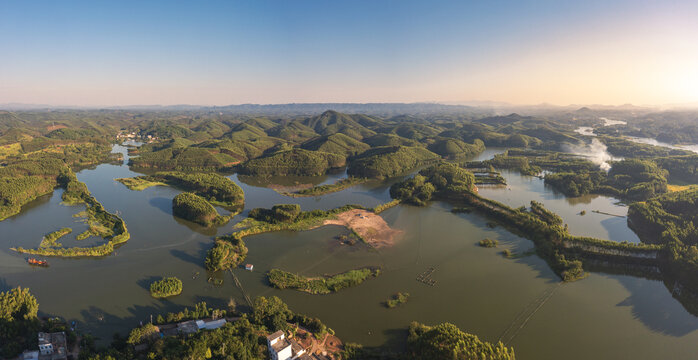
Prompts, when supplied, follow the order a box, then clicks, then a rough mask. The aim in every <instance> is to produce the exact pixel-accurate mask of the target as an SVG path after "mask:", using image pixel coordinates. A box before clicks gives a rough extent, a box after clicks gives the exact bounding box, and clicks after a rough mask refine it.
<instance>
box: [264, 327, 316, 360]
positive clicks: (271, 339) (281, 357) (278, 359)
mask: <svg viewBox="0 0 698 360" xmlns="http://www.w3.org/2000/svg"><path fill="white" fill-rule="evenodd" d="M267 346H268V347H269V354H270V355H271V359H272V360H294V359H307V358H309V357H308V355H307V354H306V353H305V349H303V347H302V346H300V344H298V343H297V342H296V341H295V340H293V339H287V338H286V335H284V332H283V331H282V330H279V331H277V332H275V333H273V334H271V335H269V336H267Z"/></svg>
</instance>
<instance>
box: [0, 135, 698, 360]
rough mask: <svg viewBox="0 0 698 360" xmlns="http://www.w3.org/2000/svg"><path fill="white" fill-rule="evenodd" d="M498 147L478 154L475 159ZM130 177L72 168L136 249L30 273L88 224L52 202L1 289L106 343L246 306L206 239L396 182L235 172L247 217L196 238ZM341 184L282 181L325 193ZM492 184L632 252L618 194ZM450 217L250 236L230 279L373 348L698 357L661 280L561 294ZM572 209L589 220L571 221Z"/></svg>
mask: <svg viewBox="0 0 698 360" xmlns="http://www.w3.org/2000/svg"><path fill="white" fill-rule="evenodd" d="M114 151H118V152H122V153H125V148H124V147H122V146H115V147H114ZM500 151H502V150H498V149H488V150H487V151H486V152H485V153H483V154H481V155H480V156H479V157H478V159H477V160H481V159H485V158H488V157H491V156H493V155H494V154H495V153H497V152H500ZM126 160H127V159H126ZM137 175H139V174H138V173H136V172H133V171H131V170H130V169H129V168H128V167H127V166H125V165H111V164H102V165H99V166H97V167H95V168H94V169H86V170H82V171H80V172H79V173H78V178H79V179H80V180H81V181H83V182H85V183H86V184H87V186H88V188H89V189H90V191H91V192H92V193H93V194H94V195H95V197H96V198H97V199H98V200H99V201H101V202H102V204H103V205H104V206H105V208H106V209H107V210H109V211H119V213H120V214H121V216H122V217H123V218H124V220H125V221H126V223H127V225H128V228H129V231H130V233H131V239H130V240H129V242H128V243H127V244H125V245H124V246H122V247H120V248H119V249H118V250H117V251H116V252H115V253H114V254H113V255H111V256H108V257H105V258H102V259H56V258H51V259H49V260H50V262H51V267H49V268H45V269H44V268H32V267H29V266H27V265H26V262H25V260H24V257H23V256H22V255H20V254H17V253H14V252H13V251H11V250H10V247H14V246H24V247H35V246H37V245H38V244H39V242H40V240H41V237H42V236H43V235H44V234H46V233H48V232H51V231H54V230H56V229H58V228H60V227H64V226H70V227H73V229H74V230H75V231H74V232H73V234H71V235H68V236H66V237H65V238H64V239H62V241H63V242H64V244H66V245H68V244H73V242H75V240H74V236H75V234H77V233H79V232H80V231H82V230H81V229H83V227H84V225H83V224H80V223H75V218H73V217H72V215H73V214H75V213H77V212H79V211H80V210H81V207H79V206H78V207H70V206H65V205H62V204H61V203H60V192H61V190H56V191H55V192H54V193H53V194H52V195H49V196H45V197H42V198H40V199H38V200H36V201H34V202H32V203H31V204H29V205H27V206H26V207H25V209H24V210H23V211H22V213H21V214H19V215H16V216H13V217H11V218H9V219H7V220H5V221H2V222H0V234H1V235H0V238H1V239H0V289H2V290H4V289H7V288H10V287H14V286H18V285H20V286H23V287H29V288H30V289H31V291H32V293H34V294H35V295H36V296H37V298H38V301H39V303H40V309H41V315H52V316H56V315H59V316H62V317H65V318H66V319H68V320H76V321H77V322H78V330H80V331H88V332H91V333H93V334H96V335H98V336H100V337H102V338H103V339H107V340H108V339H111V334H112V333H113V332H114V331H121V332H122V333H124V332H125V331H126V330H127V329H130V328H131V327H133V326H135V325H137V324H138V323H139V322H140V321H144V322H145V321H147V320H148V319H149V317H150V315H151V314H157V313H162V312H164V311H179V310H181V309H182V307H183V306H190V307H191V306H192V304H193V303H195V302H198V301H207V302H208V303H209V304H212V305H215V306H221V307H222V306H224V305H225V303H226V302H227V300H228V299H229V298H231V297H232V298H234V299H235V300H236V302H237V303H238V304H245V300H244V297H243V294H242V293H241V291H240V290H239V289H237V288H236V287H235V286H234V284H233V282H232V281H231V277H230V275H229V274H207V273H206V271H205V270H204V268H203V267H202V265H203V262H204V261H203V259H204V256H205V252H206V251H207V250H208V249H209V248H210V247H211V245H212V238H213V237H214V236H215V235H222V234H226V233H230V232H231V231H232V229H231V225H232V224H233V223H234V222H237V221H239V220H241V219H242V218H244V216H245V215H246V213H247V212H248V211H249V210H250V209H252V208H255V207H269V206H271V205H273V204H277V203H299V204H301V206H302V208H303V209H304V210H311V209H331V208H334V207H337V206H341V205H344V204H348V203H354V204H361V205H364V206H369V207H370V206H375V205H377V204H380V203H384V202H387V201H389V200H390V197H389V194H388V190H389V186H390V184H391V183H392V182H394V181H397V180H399V179H393V180H391V181H386V182H371V183H366V184H362V185H359V186H355V187H353V188H350V189H346V190H344V191H341V192H337V193H334V194H327V195H324V196H320V197H308V198H288V197H285V196H283V195H280V194H279V193H277V192H276V191H274V190H272V189H269V188H266V187H263V186H261V185H262V183H263V182H262V181H257V180H255V179H249V178H248V179H244V178H243V179H239V178H238V177H237V176H236V175H231V176H230V178H231V179H232V180H233V181H235V182H236V183H238V184H239V185H240V186H241V187H242V188H243V190H244V191H245V199H246V204H245V211H244V212H243V213H242V214H241V215H238V216H236V217H235V218H234V219H233V221H232V222H231V223H228V224H227V225H225V226H222V227H219V228H218V229H205V228H202V227H200V226H198V225H195V224H193V223H190V222H187V221H184V220H181V219H177V218H175V217H173V216H172V212H171V200H172V198H173V197H174V196H175V195H176V194H177V193H178V192H179V191H178V190H176V189H173V188H170V187H153V188H149V189H146V190H144V191H141V192H137V191H130V190H128V189H127V188H126V187H125V186H123V185H122V184H120V183H118V182H115V181H113V179H114V178H119V177H131V176H137ZM342 176H343V174H342V173H339V174H335V175H330V176H325V177H319V178H305V179H304V178H298V179H291V180H288V179H287V180H286V182H290V183H291V184H296V183H297V184H302V183H306V182H310V183H328V182H332V181H335V180H336V179H338V178H341V177H342ZM503 176H505V178H506V179H507V182H508V185H507V186H506V187H482V188H481V189H480V193H481V194H482V195H483V196H486V197H489V198H493V199H495V200H498V201H502V202H505V203H507V204H510V205H512V206H519V205H525V204H528V202H529V201H530V200H536V201H540V202H542V203H543V204H545V206H546V207H548V208H549V209H551V210H553V211H555V212H556V213H558V214H560V216H562V218H563V219H564V220H565V222H566V223H567V224H569V227H570V231H571V232H572V233H573V234H575V235H588V236H595V237H599V238H605V239H610V240H614V241H631V242H637V237H636V236H635V235H634V234H633V233H632V231H630V230H629V229H628V228H627V223H626V220H625V218H624V217H622V216H623V215H625V213H626V212H627V207H625V206H623V205H622V204H618V203H617V201H616V200H615V199H612V198H608V197H604V196H586V197H580V198H566V197H564V196H563V195H561V194H558V193H556V192H555V191H553V190H552V189H550V188H548V187H546V186H545V185H544V184H543V181H542V180H541V179H539V178H536V177H528V176H521V175H519V174H516V173H510V172H504V173H503ZM271 181H272V182H273V181H275V180H274V179H271ZM287 185H288V184H287ZM450 209H451V205H450V204H447V203H444V202H435V203H433V204H431V205H430V206H429V207H426V208H418V207H412V206H398V207H395V208H392V209H389V210H387V211H385V212H383V213H382V214H381V216H383V217H384V219H385V220H386V221H387V222H388V224H389V225H390V226H392V227H394V228H396V229H399V230H403V231H404V232H405V235H404V237H403V238H402V239H401V240H400V241H398V243H397V244H396V245H395V246H393V247H391V248H383V249H381V250H380V251H376V250H373V249H371V248H368V247H367V246H365V245H361V244H360V245H355V246H347V245H339V244H338V243H337V241H336V240H334V239H333V238H334V237H335V236H336V235H338V234H342V233H346V232H347V230H345V229H343V228H341V227H338V226H327V227H322V228H318V229H315V230H311V231H305V232H298V233H296V232H278V233H268V234H262V235H257V236H252V237H249V238H246V239H245V241H246V244H247V246H248V248H249V255H248V260H247V261H246V262H248V263H252V264H254V265H255V270H254V271H253V272H249V271H244V270H240V269H238V270H234V271H235V272H236V274H237V276H238V277H239V279H240V281H241V283H242V285H243V287H244V289H245V291H246V293H247V294H248V295H249V296H250V297H253V298H254V297H255V296H259V295H265V296H269V295H276V296H279V297H281V298H282V299H283V300H284V301H286V302H287V303H288V304H289V306H290V307H291V308H292V309H294V310H295V311H298V312H301V313H306V314H308V315H311V316H317V317H319V318H321V319H322V320H323V321H324V322H325V323H326V324H328V325H329V326H330V327H332V328H333V329H335V330H336V332H337V335H338V336H340V337H341V338H342V339H343V340H345V341H348V342H359V343H363V344H366V345H369V346H373V345H380V344H384V343H388V344H392V345H394V346H402V345H403V341H404V338H405V336H406V332H405V328H406V327H407V326H408V324H409V323H410V321H413V320H414V321H420V322H424V323H427V324H435V323H439V322H451V323H454V324H456V325H458V326H459V327H461V328H462V329H463V330H465V331H468V332H472V333H475V334H478V335H479V336H480V337H481V338H483V339H485V340H489V341H496V340H499V339H501V340H503V341H505V342H506V343H507V345H511V346H514V347H515V349H516V353H517V355H518V357H519V358H521V359H559V358H562V357H564V358H567V359H590V358H594V359H619V358H629V359H640V358H642V359H666V358H671V359H692V358H695V352H696V350H698V345H696V344H698V332H697V331H696V330H697V329H698V319H697V318H696V317H694V316H693V315H691V314H689V313H688V312H687V311H686V310H685V309H684V308H683V306H682V305H681V304H680V303H679V302H678V301H676V300H675V299H673V298H672V297H671V294H670V293H669V291H668V290H667V288H666V287H665V285H664V284H663V283H662V282H661V281H657V280H648V279H644V278H639V277H633V276H626V275H610V274H604V273H592V274H591V275H590V276H589V277H588V278H586V279H584V280H581V281H577V282H574V283H569V284H562V285H560V284H559V278H558V277H557V276H555V275H554V274H553V272H552V271H551V270H550V268H549V267H548V266H547V264H546V263H545V262H544V261H543V260H541V259H540V258H539V257H537V256H535V255H532V256H524V257H519V258H516V259H506V258H504V257H502V256H501V255H500V254H499V252H500V251H501V250H502V249H505V248H506V249H510V250H511V251H512V252H514V253H516V254H523V253H525V252H526V251H527V250H530V249H531V248H532V246H533V245H532V243H531V242H530V241H528V240H526V239H523V238H521V237H519V236H516V235H513V234H512V233H510V232H508V231H506V230H504V229H502V228H500V227H496V228H490V227H488V226H487V220H486V219H485V218H483V217H481V216H479V215H477V214H453V213H451V212H450ZM582 210H586V215H585V216H581V215H578V214H579V213H580V212H581V211H582ZM593 210H597V211H601V212H605V213H609V214H615V215H619V216H611V215H605V214H600V213H594V212H593ZM81 226H83V227H81ZM485 237H489V238H493V239H497V240H499V242H500V246H499V249H485V248H481V247H478V246H477V242H478V241H479V240H481V239H483V238H485ZM71 241H72V242H71ZM85 241H90V240H85ZM365 265H377V266H381V267H382V268H383V273H382V274H381V275H380V276H379V277H378V278H375V279H371V280H369V281H367V282H365V283H364V284H361V285H360V286H357V287H354V288H349V289H345V290H342V291H341V292H339V293H336V294H331V295H322V296H319V295H309V294H305V293H300V292H295V291H290V290H276V289H273V288H271V287H269V286H268V285H267V283H266V280H265V276H264V274H265V272H266V271H268V270H269V269H271V268H281V269H284V270H288V271H293V272H298V273H302V274H306V275H318V274H323V273H336V272H340V271H346V270H348V269H351V268H356V267H360V266H365ZM429 267H434V268H435V269H436V270H435V271H434V273H433V275H432V278H433V279H434V280H436V281H437V283H436V285H435V286H433V287H432V286H428V285H425V284H423V283H421V282H418V281H416V276H417V274H419V273H421V272H423V271H425V270H426V269H427V268H429ZM160 276H178V277H179V278H181V279H182V280H183V282H184V291H183V293H182V294H181V295H180V296H177V297H174V298H170V299H167V300H156V299H153V298H151V297H150V294H149V292H148V290H147V286H148V284H149V283H150V281H151V280H152V279H154V278H156V277H160ZM211 276H217V277H220V278H222V279H224V283H223V285H220V286H217V285H214V284H213V283H212V282H209V281H208V279H209V277H211ZM398 291H402V292H405V291H406V292H409V293H410V294H411V297H410V300H409V302H408V303H407V304H405V305H404V306H402V307H399V308H396V309H387V308H386V307H384V306H383V305H382V302H383V301H385V300H386V299H387V298H388V297H389V296H391V295H392V294H394V293H395V292H398Z"/></svg>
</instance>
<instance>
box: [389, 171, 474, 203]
mask: <svg viewBox="0 0 698 360" xmlns="http://www.w3.org/2000/svg"><path fill="white" fill-rule="evenodd" d="M474 183H475V178H474V176H473V174H472V173H471V172H469V171H468V170H465V169H463V168H461V167H458V166H457V165H455V164H449V163H440V164H437V165H433V166H430V167H428V168H426V169H423V170H421V171H420V172H419V174H417V175H415V176H414V177H412V178H410V179H407V180H405V181H403V182H399V183H396V184H394V185H393V186H391V187H390V196H391V197H393V198H394V199H399V200H401V201H404V202H406V203H410V204H413V205H419V206H425V205H426V204H427V202H428V201H429V200H431V199H432V196H434V195H435V194H436V195H437V196H438V197H440V198H449V197H450V195H451V194H458V193H462V192H464V191H466V192H467V191H471V190H472V189H473V184H474Z"/></svg>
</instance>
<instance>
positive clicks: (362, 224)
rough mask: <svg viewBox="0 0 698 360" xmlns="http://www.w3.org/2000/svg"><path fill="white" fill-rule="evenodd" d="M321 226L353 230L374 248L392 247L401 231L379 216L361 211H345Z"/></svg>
mask: <svg viewBox="0 0 698 360" xmlns="http://www.w3.org/2000/svg"><path fill="white" fill-rule="evenodd" d="M323 225H341V226H345V227H347V228H349V229H351V230H354V232H356V233H357V234H359V236H361V238H362V239H363V240H364V241H366V242H367V243H368V244H369V245H371V246H373V247H375V248H381V247H386V246H392V245H393V244H395V241H396V240H397V238H398V236H399V235H402V233H403V232H402V231H401V230H395V229H393V228H391V227H390V226H388V223H386V222H385V220H383V218H382V217H380V216H379V215H377V214H375V213H373V212H371V211H367V210H361V209H354V210H349V211H345V212H343V213H341V214H339V215H337V218H336V219H330V220H325V222H324V223H323Z"/></svg>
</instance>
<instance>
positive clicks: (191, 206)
mask: <svg viewBox="0 0 698 360" xmlns="http://www.w3.org/2000/svg"><path fill="white" fill-rule="evenodd" d="M172 214H174V215H175V216H178V217H181V218H183V219H187V220H189V221H193V222H195V223H198V224H201V225H203V226H211V225H222V224H224V223H225V222H227V221H228V219H229V217H227V216H221V215H219V214H218V211H216V208H214V207H213V205H211V204H210V203H209V202H208V201H206V199H204V198H202V197H201V196H198V195H196V194H192V193H188V192H183V193H181V194H178V195H177V196H175V197H174V198H173V199H172Z"/></svg>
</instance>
